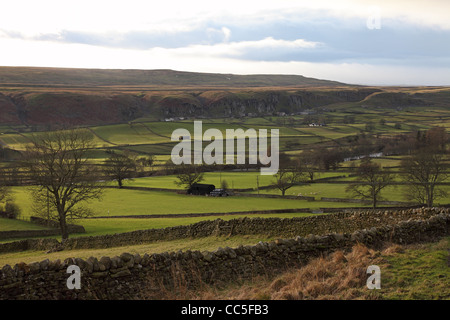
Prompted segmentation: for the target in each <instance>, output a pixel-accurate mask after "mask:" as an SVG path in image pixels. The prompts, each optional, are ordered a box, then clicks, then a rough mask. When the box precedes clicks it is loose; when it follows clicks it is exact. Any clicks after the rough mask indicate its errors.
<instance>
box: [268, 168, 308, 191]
mask: <svg viewBox="0 0 450 320" xmlns="http://www.w3.org/2000/svg"><path fill="white" fill-rule="evenodd" d="M274 177H275V182H274V184H273V186H274V187H276V188H277V189H278V190H280V191H281V195H282V196H283V197H284V195H285V194H286V191H287V190H288V189H290V188H292V187H293V186H295V185H297V184H299V183H300V182H302V181H304V180H306V173H305V172H304V171H303V170H302V167H300V166H294V167H290V168H288V167H284V168H280V169H279V170H278V172H277V173H276V174H275V175H274Z"/></svg>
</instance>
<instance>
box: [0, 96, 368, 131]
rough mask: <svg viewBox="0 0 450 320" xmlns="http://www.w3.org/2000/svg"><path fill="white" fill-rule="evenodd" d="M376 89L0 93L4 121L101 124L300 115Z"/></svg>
mask: <svg viewBox="0 0 450 320" xmlns="http://www.w3.org/2000/svg"><path fill="white" fill-rule="evenodd" d="M375 91H377V89H326V90H325V89H322V90H316V91H311V90H309V89H303V90H250V91H248V90H246V91H244V90H242V91H225V90H206V91H181V92H173V91H171V92H169V91H166V92H159V91H155V92H154V91H152V92H140V93H136V92H134V93H127V92H125V93H120V92H108V93H105V92H101V91H95V90H93V91H91V92H87V93H86V92H80V93H76V92H60V91H48V92H47V91H45V92H7V91H5V92H1V91H0V123H2V124H9V125H20V124H25V125H30V126H33V125H51V124H55V123H58V124H66V125H96V124H106V123H119V122H127V121H132V120H134V119H137V118H140V117H143V116H152V117H153V118H156V119H164V118H170V117H242V116H267V115H277V114H280V113H284V114H292V113H299V112H302V111H303V110H306V109H314V108H319V107H324V106H327V105H330V104H333V103H339V102H357V101H361V100H363V99H364V98H366V97H367V96H368V95H370V94H372V93H374V92H375Z"/></svg>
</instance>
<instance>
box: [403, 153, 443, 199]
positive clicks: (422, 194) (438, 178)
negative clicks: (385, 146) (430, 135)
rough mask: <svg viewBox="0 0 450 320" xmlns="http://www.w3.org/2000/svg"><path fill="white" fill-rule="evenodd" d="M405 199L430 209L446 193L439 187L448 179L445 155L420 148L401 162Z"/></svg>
mask: <svg viewBox="0 0 450 320" xmlns="http://www.w3.org/2000/svg"><path fill="white" fill-rule="evenodd" d="M401 166H402V169H403V171H404V174H403V180H404V182H405V183H406V184H407V188H406V198H407V199H409V200H415V201H417V202H418V203H420V204H425V205H427V206H428V207H432V206H433V203H434V201H435V200H436V199H439V198H441V197H445V196H446V195H447V192H446V191H445V190H444V189H442V187H441V186H440V185H439V184H440V183H441V182H444V181H446V180H447V179H448V177H449V174H448V172H447V166H446V153H445V152H444V151H441V152H439V151H438V149H436V148H430V147H428V148H422V149H419V150H418V151H416V152H415V153H414V154H413V155H411V156H410V157H408V158H405V159H404V160H403V161H402V165H401Z"/></svg>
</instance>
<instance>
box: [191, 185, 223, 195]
mask: <svg viewBox="0 0 450 320" xmlns="http://www.w3.org/2000/svg"><path fill="white" fill-rule="evenodd" d="M215 188H216V187H215V186H214V185H213V184H201V183H194V184H193V185H192V186H191V187H190V188H189V189H188V191H187V193H188V194H194V195H209V193H210V192H211V191H213V190H214V189H215Z"/></svg>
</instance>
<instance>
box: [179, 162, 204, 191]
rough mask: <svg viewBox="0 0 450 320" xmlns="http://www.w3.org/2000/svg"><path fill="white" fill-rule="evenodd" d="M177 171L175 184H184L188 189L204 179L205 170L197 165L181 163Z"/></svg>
mask: <svg viewBox="0 0 450 320" xmlns="http://www.w3.org/2000/svg"><path fill="white" fill-rule="evenodd" d="M177 172H178V173H177V181H175V184H176V185H178V186H184V187H185V188H186V189H189V188H190V187H191V186H192V185H193V184H194V183H199V182H201V181H202V180H203V172H202V171H200V169H199V168H198V166H196V165H189V164H181V165H179V166H177Z"/></svg>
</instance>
